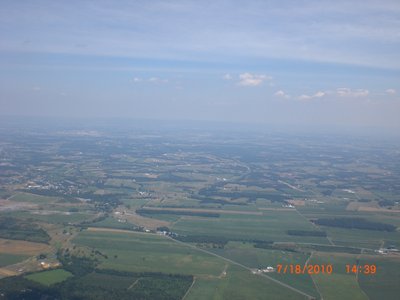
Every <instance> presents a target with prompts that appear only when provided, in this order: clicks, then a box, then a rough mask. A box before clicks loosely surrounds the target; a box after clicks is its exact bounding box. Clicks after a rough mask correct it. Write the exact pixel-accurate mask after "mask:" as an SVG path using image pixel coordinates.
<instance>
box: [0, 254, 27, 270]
mask: <svg viewBox="0 0 400 300" xmlns="http://www.w3.org/2000/svg"><path fill="white" fill-rule="evenodd" d="M28 257H29V256H27V255H17V254H9V253H0V267H4V266H8V265H12V264H16V263H18V262H21V261H23V260H25V259H27V258H28Z"/></svg>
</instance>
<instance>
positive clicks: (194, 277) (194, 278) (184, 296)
mask: <svg viewBox="0 0 400 300" xmlns="http://www.w3.org/2000/svg"><path fill="white" fill-rule="evenodd" d="M195 282H196V276H193V281H192V284H191V285H190V286H189V288H188V290H187V291H186V293H185V295H183V297H182V300H184V299H185V298H186V296H187V295H188V294H189V292H190V290H191V289H192V287H193V286H194V283H195Z"/></svg>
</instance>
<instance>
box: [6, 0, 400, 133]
mask: <svg viewBox="0 0 400 300" xmlns="http://www.w3.org/2000/svg"><path fill="white" fill-rule="evenodd" d="M1 7H2V9H1V10H0V32H1V41H0V105H1V109H0V114H2V115H24V116H26V115H29V116H65V117H70V116H77V117H86V116H87V117H129V118H142V119H149V118H150V119H167V120H169V119H171V120H214V121H237V122H244V123H249V122H250V123H252V122H254V123H265V124H272V125H276V126H309V127H310V126H315V127H320V126H340V127H344V128H346V127H377V128H382V129H385V130H394V131H395V130H400V118H399V115H400V95H399V93H400V80H399V79H400V2H399V1H351V0H349V1H284V0H281V1H101V0H99V1H1Z"/></svg>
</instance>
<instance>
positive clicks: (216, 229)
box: [172, 211, 328, 244]
mask: <svg viewBox="0 0 400 300" xmlns="http://www.w3.org/2000/svg"><path fill="white" fill-rule="evenodd" d="M172 229H173V231H176V232H177V233H179V234H184V235H189V234H193V235H211V236H222V237H225V238H231V239H244V240H266V241H292V242H308V243H319V244H327V243H328V240H327V239H326V238H325V237H308V236H306V237H299V236H289V235H288V234H287V230H290V229H298V230H315V228H314V226H313V225H312V224H311V223H310V222H308V221H307V220H306V219H304V218H303V217H301V216H300V215H299V214H298V213H297V212H296V211H264V212H263V215H262V216H257V215H236V214H231V215H229V214H223V215H221V216H220V217H219V218H198V217H186V216H185V217H182V218H181V219H180V220H179V221H178V222H177V223H175V225H174V226H173V227H172Z"/></svg>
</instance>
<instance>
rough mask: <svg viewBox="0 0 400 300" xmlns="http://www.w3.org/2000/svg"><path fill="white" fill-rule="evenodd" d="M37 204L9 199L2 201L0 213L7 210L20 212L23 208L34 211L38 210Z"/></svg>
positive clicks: (0, 201) (0, 200)
mask: <svg viewBox="0 0 400 300" xmlns="http://www.w3.org/2000/svg"><path fill="white" fill-rule="evenodd" d="M37 207H38V205H37V204H33V203H28V202H14V201H10V200H7V199H0V211H6V210H18V209H22V208H28V209H33V208H37Z"/></svg>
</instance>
